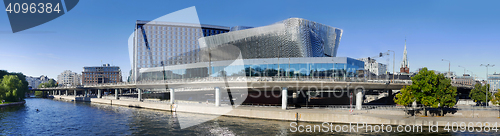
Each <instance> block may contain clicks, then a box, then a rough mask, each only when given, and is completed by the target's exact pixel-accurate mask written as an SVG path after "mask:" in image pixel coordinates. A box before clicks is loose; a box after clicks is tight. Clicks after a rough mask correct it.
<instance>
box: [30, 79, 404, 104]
mask: <svg viewBox="0 0 500 136" xmlns="http://www.w3.org/2000/svg"><path fill="white" fill-rule="evenodd" d="M407 85H411V81H410V80H393V81H391V80H363V79H357V80H354V79H352V80H349V79H348V81H338V80H333V79H321V78H272V77H226V78H219V77H210V78H198V79H183V80H164V81H162V80H159V81H158V80H157V81H140V82H135V83H106V84H92V85H81V86H68V87H53V88H38V89H33V91H44V92H48V93H49V94H51V95H74V96H75V97H77V95H78V94H81V96H83V97H97V98H102V95H103V91H108V92H110V93H112V92H113V91H112V90H114V94H115V99H119V98H120V96H133V97H137V100H138V101H142V100H143V96H144V95H150V96H152V95H155V94H165V95H166V94H168V95H169V97H168V95H166V97H168V99H169V100H170V102H171V103H172V104H173V103H174V101H175V100H176V99H175V97H176V96H180V94H181V93H184V94H185V95H193V94H196V93H200V92H203V94H204V95H214V96H213V97H214V99H215V100H214V101H215V103H216V105H219V104H220V101H221V95H223V96H229V99H230V100H232V99H235V98H234V97H233V98H231V97H232V96H231V95H235V96H238V95H239V94H240V93H238V90H244V91H243V92H245V91H246V92H247V93H248V95H251V94H256V93H258V94H259V95H260V94H264V95H266V94H274V93H277V94H279V96H280V97H277V98H267V97H266V98H264V97H262V98H253V100H252V99H249V100H248V101H253V102H255V101H260V102H262V103H266V102H267V101H269V102H270V103H273V102H272V101H274V102H277V101H279V100H278V99H281V102H280V103H279V104H281V105H282V106H284V109H286V105H287V104H288V99H291V100H293V103H297V102H300V100H302V99H301V98H304V99H306V98H308V99H310V98H311V97H312V96H305V94H307V95H310V94H311V93H309V92H315V93H314V94H316V95H318V94H321V95H323V94H325V95H328V96H330V95H331V94H333V93H337V94H339V93H340V94H342V95H345V96H348V95H349V93H350V95H353V94H355V95H356V98H355V99H356V103H357V105H359V107H361V103H362V99H363V92H365V91H369V90H380V91H388V92H391V93H389V94H392V90H400V89H401V88H402V87H403V86H407ZM110 90H111V91H110ZM123 91H125V93H124V92H123ZM221 91H223V92H222V93H221ZM145 92H147V93H148V94H145ZM224 92H227V94H226V93H224ZM281 94H283V96H286V97H282V96H281ZM299 94H302V96H301V95H299ZM334 95H335V94H334ZM181 97H182V96H181ZM242 97H243V96H242ZM259 97H260V96H259ZM292 97H293V98H292ZM248 98H249V97H248ZM313 98H317V97H313ZM346 98H347V97H346ZM190 99H191V98H190ZM226 99H227V98H226ZM245 99H246V98H245ZM297 99H300V100H299V101H298V100H297ZM318 99H319V98H318ZM263 100H264V101H265V102H263ZM313 101H314V100H313ZM329 101H331V100H329ZM344 101H349V100H346V99H345V98H344Z"/></svg>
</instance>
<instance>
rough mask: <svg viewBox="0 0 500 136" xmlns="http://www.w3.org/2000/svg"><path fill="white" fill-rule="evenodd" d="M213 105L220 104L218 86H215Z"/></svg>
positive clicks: (217, 105)
mask: <svg viewBox="0 0 500 136" xmlns="http://www.w3.org/2000/svg"><path fill="white" fill-rule="evenodd" d="M215 106H216V107H219V106H220V89H219V87H215Z"/></svg>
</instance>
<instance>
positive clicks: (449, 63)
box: [441, 59, 451, 77]
mask: <svg viewBox="0 0 500 136" xmlns="http://www.w3.org/2000/svg"><path fill="white" fill-rule="evenodd" d="M441 61H448V73H447V74H446V75H448V77H451V75H450V67H451V62H450V61H449V60H445V59H441Z"/></svg>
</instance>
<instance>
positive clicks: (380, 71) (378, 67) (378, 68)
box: [358, 58, 387, 76]
mask: <svg viewBox="0 0 500 136" xmlns="http://www.w3.org/2000/svg"><path fill="white" fill-rule="evenodd" d="M358 60H361V61H363V62H365V70H368V71H370V73H373V74H375V75H377V76H380V75H384V74H386V72H387V65H385V64H382V63H377V60H375V59H371V58H361V59H358Z"/></svg>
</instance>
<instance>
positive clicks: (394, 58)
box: [387, 45, 406, 81]
mask: <svg viewBox="0 0 500 136" xmlns="http://www.w3.org/2000/svg"><path fill="white" fill-rule="evenodd" d="M405 48H406V45H405ZM387 51H388V52H391V51H392V50H387ZM395 65H396V52H394V51H392V80H394V69H395ZM392 80H391V81H392Z"/></svg>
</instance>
